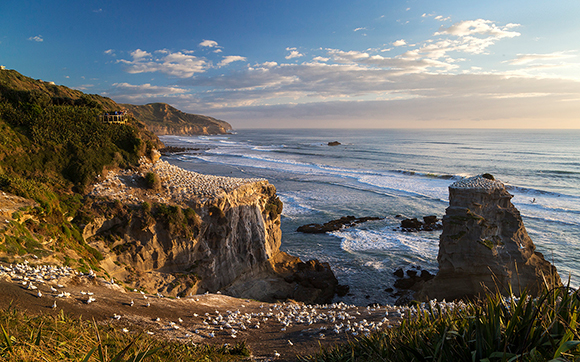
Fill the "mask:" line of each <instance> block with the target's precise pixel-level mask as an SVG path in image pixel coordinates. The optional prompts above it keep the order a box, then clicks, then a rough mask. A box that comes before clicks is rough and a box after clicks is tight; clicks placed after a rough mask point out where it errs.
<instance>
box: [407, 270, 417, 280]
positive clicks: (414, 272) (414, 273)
mask: <svg viewBox="0 0 580 362" xmlns="http://www.w3.org/2000/svg"><path fill="white" fill-rule="evenodd" d="M407 275H408V276H409V278H414V277H416V276H417V271H416V270H407Z"/></svg>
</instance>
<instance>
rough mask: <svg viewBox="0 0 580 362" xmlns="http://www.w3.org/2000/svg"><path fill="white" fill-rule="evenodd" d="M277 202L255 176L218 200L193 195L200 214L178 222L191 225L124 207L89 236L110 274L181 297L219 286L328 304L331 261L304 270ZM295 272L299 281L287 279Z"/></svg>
mask: <svg viewBox="0 0 580 362" xmlns="http://www.w3.org/2000/svg"><path fill="white" fill-rule="evenodd" d="M278 203H279V200H278V199H277V197H276V189H275V187H274V186H273V185H271V184H269V183H268V182H267V181H258V182H253V183H248V184H246V185H242V186H240V187H238V188H237V189H235V190H233V191H230V192H227V193H223V194H222V195H221V196H219V197H216V198H213V199H209V200H206V201H202V202H200V201H199V200H192V203H191V204H190V205H187V206H190V207H191V208H192V209H193V210H194V211H195V213H196V214H195V217H191V215H190V218H189V219H187V218H185V217H184V218H182V219H181V220H185V221H180V223H181V225H183V223H184V222H185V223H189V224H190V225H189V226H187V227H182V226H180V224H179V222H178V223H177V224H170V223H168V222H164V221H163V220H162V219H160V218H159V217H153V216H152V215H153V214H154V213H155V212H156V210H155V208H153V210H151V211H144V210H143V209H137V210H131V209H129V208H128V207H125V210H126V213H125V214H124V215H117V216H116V217H115V218H113V219H111V220H107V221H104V219H95V221H94V222H93V224H89V225H87V226H86V227H85V233H84V234H85V236H86V237H87V238H88V242H89V243H90V244H91V246H93V247H95V248H97V249H98V250H99V251H101V253H102V254H103V255H105V256H106V258H105V260H103V261H102V262H101V265H102V266H103V268H104V269H105V270H106V271H107V272H108V273H109V275H111V276H112V277H115V278H117V279H120V280H123V281H124V282H126V283H129V284H130V285H131V286H132V287H136V288H143V289H146V290H147V291H149V292H161V293H163V294H165V295H173V296H175V295H182V296H183V295H189V294H196V293H204V292H206V291H209V292H217V291H219V290H221V291H222V292H224V293H227V294H230V295H233V296H237V297H246V298H253V299H260V300H266V301H273V300H282V299H288V298H292V299H295V300H300V301H305V302H312V301H314V302H316V303H319V302H320V303H324V302H330V300H331V299H332V297H333V296H334V288H335V287H336V285H337V284H338V282H336V278H334V274H333V273H332V271H331V270H330V267H329V266H328V265H323V266H321V264H320V263H318V262H314V263H315V264H313V266H312V268H310V269H312V270H310V269H309V268H308V267H306V268H304V265H310V264H309V263H310V262H309V263H302V261H300V259H298V258H295V257H291V256H289V255H287V254H285V253H282V252H280V250H279V248H280V244H281V237H282V233H281V230H280V212H281V209H278V208H277V207H278V206H279V204H278ZM180 212H182V213H183V211H180ZM121 214H123V213H121ZM111 240H114V241H111ZM280 263H282V264H283V265H285V267H283V268H282V267H281V266H280V265H282V264H280ZM297 272H302V274H300V275H301V277H302V279H304V282H303V283H302V284H301V285H302V287H297V286H298V285H299V283H297V282H294V281H293V282H287V281H285V280H284V278H285V277H288V276H289V275H293V274H295V273H297ZM307 272H310V274H309V273H307ZM305 273H306V274H305ZM312 273H314V274H312ZM329 273H330V275H331V276H332V278H330V277H329V276H328V274H329ZM326 279H328V280H329V282H326ZM319 281H320V282H319ZM313 297H314V298H313Z"/></svg>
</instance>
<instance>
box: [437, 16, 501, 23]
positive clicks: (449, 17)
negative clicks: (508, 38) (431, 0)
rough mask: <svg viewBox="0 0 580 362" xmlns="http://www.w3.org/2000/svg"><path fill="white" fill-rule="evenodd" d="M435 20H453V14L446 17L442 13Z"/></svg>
mask: <svg viewBox="0 0 580 362" xmlns="http://www.w3.org/2000/svg"><path fill="white" fill-rule="evenodd" d="M435 20H439V21H448V20H451V16H448V17H446V18H444V17H443V16H441V15H437V16H436V17H435ZM508 25H509V24H508ZM506 26H507V25H506Z"/></svg>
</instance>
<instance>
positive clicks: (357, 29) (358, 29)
mask: <svg viewBox="0 0 580 362" xmlns="http://www.w3.org/2000/svg"><path fill="white" fill-rule="evenodd" d="M360 30H367V28H356V29H354V30H353V31H355V32H356V31H360Z"/></svg>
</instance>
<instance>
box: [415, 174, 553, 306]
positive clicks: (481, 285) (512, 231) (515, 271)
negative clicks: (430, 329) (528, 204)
mask: <svg viewBox="0 0 580 362" xmlns="http://www.w3.org/2000/svg"><path fill="white" fill-rule="evenodd" d="M511 198H512V195H511V194H509V193H508V192H507V190H506V188H505V186H504V184H503V183H501V182H500V181H498V180H495V179H494V178H493V176H492V175H489V174H483V175H479V176H475V177H471V178H467V179H464V180H460V181H457V182H455V183H453V184H452V185H451V186H449V207H448V208H447V210H446V214H445V216H444V217H443V232H442V234H441V237H440V243H439V254H438V257H437V261H438V263H439V271H438V273H437V275H436V276H435V278H433V279H432V280H430V281H428V282H426V283H424V284H423V283H421V284H422V285H419V286H417V288H416V290H417V289H418V290H419V292H418V293H417V294H416V297H417V298H419V299H429V298H430V299H433V298H437V299H447V300H452V299H458V298H470V297H475V296H482V295H483V294H484V292H486V291H491V292H500V293H502V294H505V295H509V294H511V293H512V292H513V294H515V295H520V293H521V292H523V291H524V290H527V291H528V292H529V293H530V294H532V295H537V294H538V293H539V292H540V291H541V290H542V289H543V288H545V287H548V288H551V287H554V286H559V285H561V281H560V277H559V276H558V273H557V271H556V267H554V266H553V265H552V264H550V263H549V262H548V261H546V260H545V259H544V256H543V255H542V254H541V253H539V252H537V251H535V248H536V247H535V245H534V243H533V242H532V240H531V239H530V237H529V235H528V233H527V232H526V228H525V227H524V224H523V221H522V218H521V216H520V213H519V211H518V210H517V209H516V207H515V206H514V205H513V204H512V203H511V201H510V200H511Z"/></svg>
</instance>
